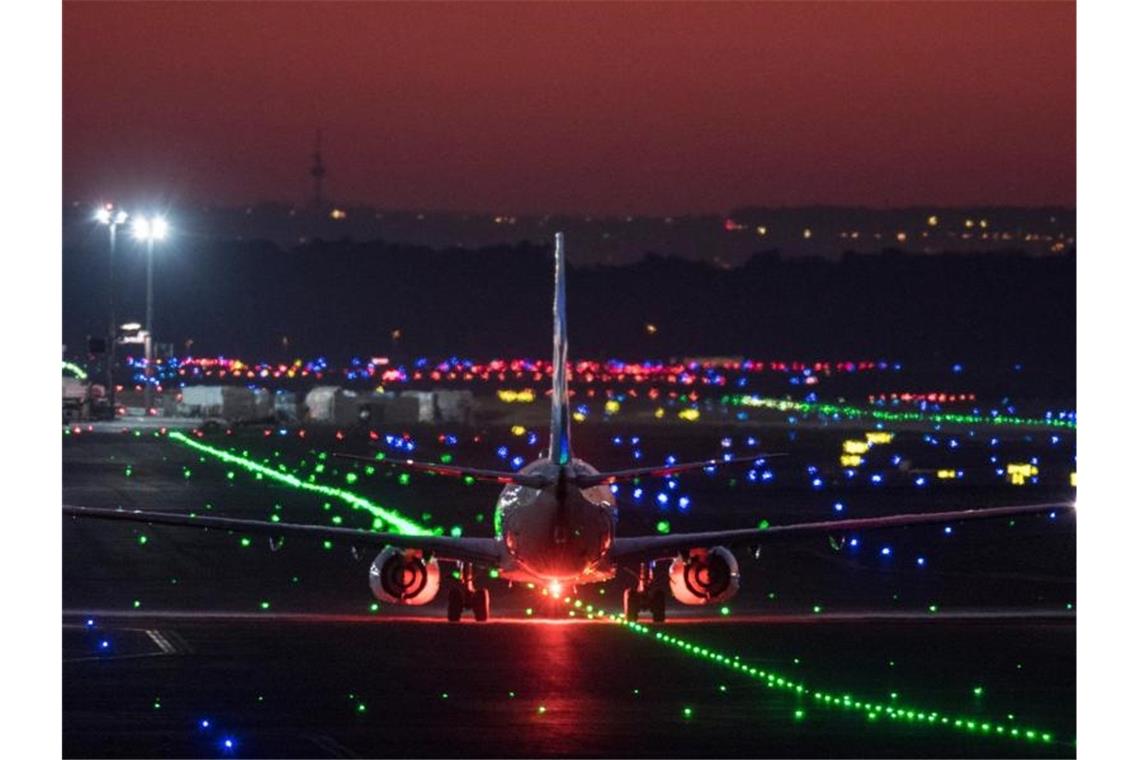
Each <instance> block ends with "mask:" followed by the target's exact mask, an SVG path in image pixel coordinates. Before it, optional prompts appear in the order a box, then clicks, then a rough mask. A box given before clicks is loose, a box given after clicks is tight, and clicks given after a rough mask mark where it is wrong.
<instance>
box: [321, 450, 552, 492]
mask: <svg viewBox="0 0 1140 760" xmlns="http://www.w3.org/2000/svg"><path fill="white" fill-rule="evenodd" d="M333 456H334V457H337V458H338V459H354V460H356V461H358V462H368V463H369V464H372V465H388V466H389V467H402V468H404V469H408V470H413V471H415V472H430V473H434V474H436V475H443V476H445V477H449V478H462V477H464V476H470V477H472V478H475V479H476V480H490V481H494V482H495V483H501V484H503V485H508V484H511V483H514V484H517V485H520V486H526V487H527V488H545V487H546V486H548V485H551V484H552V483H553V482H554V481H552V480H550V479H549V478H545V477H543V476H541V475H527V474H525V473H521V472H503V471H499V470H480V469H477V468H474V467H457V466H455V465H451V464H440V463H437V462H417V461H416V460H414V459H395V458H394V457H385V458H383V459H374V458H373V457H369V456H361V455H359V454H338V453H334V454H333Z"/></svg>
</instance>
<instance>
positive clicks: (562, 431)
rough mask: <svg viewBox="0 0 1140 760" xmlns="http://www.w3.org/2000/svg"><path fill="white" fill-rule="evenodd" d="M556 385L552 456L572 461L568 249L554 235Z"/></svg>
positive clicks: (559, 461) (557, 460)
mask: <svg viewBox="0 0 1140 760" xmlns="http://www.w3.org/2000/svg"><path fill="white" fill-rule="evenodd" d="M553 379H554V383H553V385H554V387H553V392H552V393H551V396H550V459H551V461H553V462H555V463H557V464H560V465H563V464H569V463H570V394H569V390H568V388H567V385H566V252H565V250H564V247H563V240H562V233H561V232H558V233H555V235H554V368H553Z"/></svg>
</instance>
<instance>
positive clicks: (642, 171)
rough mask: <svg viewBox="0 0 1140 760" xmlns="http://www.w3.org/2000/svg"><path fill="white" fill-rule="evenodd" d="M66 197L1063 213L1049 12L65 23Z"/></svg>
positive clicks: (636, 9) (856, 10) (971, 8)
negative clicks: (1047, 208)
mask: <svg viewBox="0 0 1140 760" xmlns="http://www.w3.org/2000/svg"><path fill="white" fill-rule="evenodd" d="M63 20H64V23H63V35H64V37H63V43H64V44H63V51H64V59H63V63H64V66H63V106H64V123H63V126H64V141H63V148H64V154H63V157H64V174H63V182H64V185H63V186H64V195H65V198H66V199H67V200H94V199H98V198H101V197H117V198H119V199H123V200H126V199H143V198H146V199H150V198H164V199H167V200H170V201H175V202H178V201H191V200H194V201H197V200H207V199H212V200H216V201H218V202H225V203H228V202H247V201H252V200H259V199H276V200H284V201H296V202H300V201H302V200H304V198H305V197H306V195H307V193H308V191H309V184H308V179H307V176H306V169H307V163H308V155H307V154H308V153H309V151H310V150H311V144H312V141H313V133H314V130H315V128H316V127H317V126H318V125H320V126H322V127H323V128H324V130H325V136H326V149H325V162H326V164H327V166H328V169H329V177H328V192H329V195H330V196H332V197H333V198H335V199H338V200H341V201H362V202H368V203H373V204H377V205H381V206H386V207H398V208H433V209H468V210H487V211H502V212H516V213H521V212H533V211H593V212H607V213H626V212H630V213H682V212H685V211H718V210H726V209H728V208H731V207H733V206H736V205H741V204H748V203H756V204H775V205H795V204H807V203H842V204H863V205H873V206H885V205H910V204H937V205H969V204H978V203H994V204H1065V205H1075V194H1076V141H1075V132H1076V109H1075V105H1076V71H1075V69H1076V35H1075V27H1076V11H1075V4H1074V3H1067V2H1060V3H1028V2H1016V3H997V2H991V3H980V4H966V3H958V2H954V3H933V2H911V3H865V4H861V3H827V4H824V3H811V4H807V3H801V4H778V5H777V4H754V5H744V4H707V5H693V4H665V5H652V6H649V5H644V4H622V5H608V4H607V5H602V4H584V5H552V4H531V5H507V4H489V5H481V4H480V5H476V4H462V5H451V4H436V3H432V4H422V5H402V4H401V5H393V4H380V3H360V4H351V3H339V4H331V3H316V2H313V3H298V2H292V3H250V4H219V3H171V4H167V3H123V4H113V3H89V2H66V3H65V4H64V14H63Z"/></svg>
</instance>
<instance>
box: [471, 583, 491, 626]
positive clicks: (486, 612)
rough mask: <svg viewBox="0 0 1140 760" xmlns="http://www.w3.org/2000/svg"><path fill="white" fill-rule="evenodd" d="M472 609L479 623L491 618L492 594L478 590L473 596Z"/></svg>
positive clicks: (483, 589) (482, 589)
mask: <svg viewBox="0 0 1140 760" xmlns="http://www.w3.org/2000/svg"><path fill="white" fill-rule="evenodd" d="M471 609H472V610H474V612H475V619H476V620H478V621H479V622H483V621H485V620H486V619H487V618H489V617H491V592H490V591H488V590H487V589H485V588H481V589H479V590H477V591H476V592H475V593H473V594H472V595H471Z"/></svg>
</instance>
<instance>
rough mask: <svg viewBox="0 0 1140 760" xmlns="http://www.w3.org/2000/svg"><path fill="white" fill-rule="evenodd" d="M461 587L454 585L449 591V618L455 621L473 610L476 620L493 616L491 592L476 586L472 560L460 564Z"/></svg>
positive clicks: (480, 620) (482, 620)
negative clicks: (466, 611)
mask: <svg viewBox="0 0 1140 760" xmlns="http://www.w3.org/2000/svg"><path fill="white" fill-rule="evenodd" d="M459 573H460V583H461V584H462V586H461V587H456V586H452V587H451V588H450V589H448V592H447V619H448V620H450V621H451V622H453V623H456V622H458V621H459V618H461V617H463V611H464V610H471V612H472V613H473V614H474V616H475V620H477V621H479V622H484V621H485V620H487V619H489V618H490V617H491V592H490V591H488V590H487V589H485V588H480V589H477V588H475V568H474V567H472V565H471V563H470V562H461V563H460V564H459Z"/></svg>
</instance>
